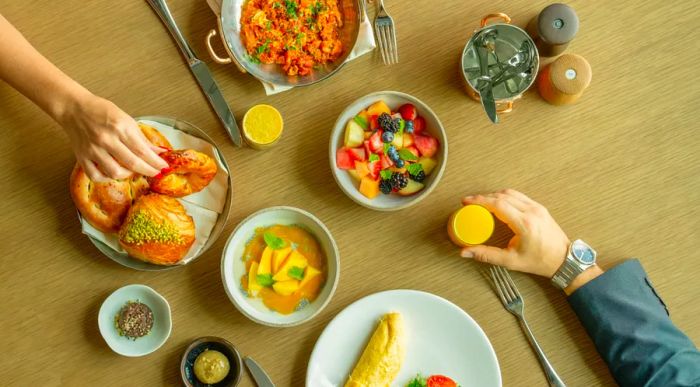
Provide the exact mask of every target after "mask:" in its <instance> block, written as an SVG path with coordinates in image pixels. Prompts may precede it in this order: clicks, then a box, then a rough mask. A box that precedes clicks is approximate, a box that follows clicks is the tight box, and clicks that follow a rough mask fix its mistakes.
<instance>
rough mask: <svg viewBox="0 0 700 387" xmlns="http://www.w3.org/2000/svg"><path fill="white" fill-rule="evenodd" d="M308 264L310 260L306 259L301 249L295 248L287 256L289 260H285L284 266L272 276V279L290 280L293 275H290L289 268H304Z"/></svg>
mask: <svg viewBox="0 0 700 387" xmlns="http://www.w3.org/2000/svg"><path fill="white" fill-rule="evenodd" d="M308 265H309V262H308V261H307V260H306V257H304V256H303V255H301V253H300V252H299V251H297V250H293V251H292V252H291V253H290V254H289V258H287V261H285V262H284V264H283V265H282V267H280V269H279V271H278V272H277V273H276V274H275V275H274V276H273V277H272V279H273V280H275V281H288V280H290V279H292V278H291V277H289V269H291V268H293V267H298V268H301V269H304V268H306V266H308Z"/></svg>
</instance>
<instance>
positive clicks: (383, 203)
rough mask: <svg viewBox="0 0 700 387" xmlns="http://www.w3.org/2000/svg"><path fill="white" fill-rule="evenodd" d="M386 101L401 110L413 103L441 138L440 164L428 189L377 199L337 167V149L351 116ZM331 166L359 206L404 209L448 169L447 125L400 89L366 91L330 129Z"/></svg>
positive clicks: (423, 195) (422, 196)
mask: <svg viewBox="0 0 700 387" xmlns="http://www.w3.org/2000/svg"><path fill="white" fill-rule="evenodd" d="M379 100H383V101H384V102H386V104H387V105H388V106H389V108H391V110H392V111H393V110H395V109H398V108H399V106H401V105H403V104H405V103H412V104H413V105H414V106H415V107H416V109H417V111H418V115H419V116H422V117H423V118H424V119H425V123H426V129H425V131H426V132H427V133H430V134H431V135H432V136H433V137H435V138H437V139H438V141H440V149H439V150H438V152H437V154H436V156H437V163H438V164H437V166H436V167H435V169H434V170H433V173H431V174H430V176H428V177H427V178H426V179H425V188H423V190H421V191H420V192H418V193H416V194H413V195H410V196H400V195H397V194H393V193H392V194H390V195H384V194H381V193H380V194H379V196H377V197H375V198H374V199H369V198H367V197H366V196H364V195H363V194H361V193H360V190H359V189H358V184H359V183H357V181H356V180H355V179H353V178H352V177H351V176H350V174H349V173H348V172H347V171H345V170H342V169H340V168H338V167H337V166H336V160H335V157H336V152H337V150H338V149H339V148H342V147H343V138H344V135H345V125H346V124H347V122H348V120H350V119H352V118H353V117H354V116H356V115H357V113H359V112H360V111H362V110H363V109H365V108H367V107H368V106H369V105H371V104H373V103H374V102H377V101H379ZM329 157H330V165H331V170H332V171H333V177H334V178H335V181H336V182H337V183H338V185H339V186H340V189H342V190H343V192H345V194H346V195H348V196H349V197H350V199H352V200H354V201H355V202H357V203H358V204H360V205H363V206H365V207H367V208H371V209H373V210H379V211H395V210H400V209H403V208H407V207H410V206H412V205H414V204H416V203H418V202H420V201H421V200H423V199H425V198H426V197H427V196H428V195H429V194H430V192H432V190H433V189H434V188H435V186H437V183H438V181H440V178H441V177H442V173H443V172H444V171H445V165H446V164H447V135H446V134H445V128H444V127H443V126H442V123H441V122H440V120H439V119H438V117H437V115H436V114H435V112H433V111H432V110H431V109H430V108H429V107H428V105H426V104H425V103H423V101H421V100H419V99H418V98H416V97H414V96H411V95H408V94H406V93H401V92H398V91H378V92H376V93H371V94H367V95H365V96H364V97H361V98H360V99H358V100H356V101H355V102H353V103H351V104H350V106H348V107H347V108H346V109H345V110H344V111H343V112H342V113H341V114H340V117H338V120H337V121H336V122H335V126H334V127H333V132H331V141H330V152H329Z"/></svg>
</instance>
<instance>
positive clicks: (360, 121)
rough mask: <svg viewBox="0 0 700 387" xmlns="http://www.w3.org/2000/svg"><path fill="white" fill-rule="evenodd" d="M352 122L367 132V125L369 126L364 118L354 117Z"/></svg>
mask: <svg viewBox="0 0 700 387" xmlns="http://www.w3.org/2000/svg"><path fill="white" fill-rule="evenodd" d="M353 121H355V122H356V123H357V124H358V125H360V127H362V129H364V130H367V125H369V124H368V123H367V120H366V119H365V118H364V117H362V116H355V118H353Z"/></svg>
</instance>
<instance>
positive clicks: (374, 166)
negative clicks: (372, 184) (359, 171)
mask: <svg viewBox="0 0 700 387" xmlns="http://www.w3.org/2000/svg"><path fill="white" fill-rule="evenodd" d="M367 169H369V176H371V177H372V179H374V180H377V179H378V178H379V171H381V170H382V163H381V162H380V161H373V162H371V163H369V164H367Z"/></svg>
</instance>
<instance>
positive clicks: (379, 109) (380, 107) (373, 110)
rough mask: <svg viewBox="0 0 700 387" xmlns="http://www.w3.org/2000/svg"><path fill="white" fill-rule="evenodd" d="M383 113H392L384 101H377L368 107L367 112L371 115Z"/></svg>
mask: <svg viewBox="0 0 700 387" xmlns="http://www.w3.org/2000/svg"><path fill="white" fill-rule="evenodd" d="M382 113H386V114H391V109H389V106H387V105H386V103H384V101H377V102H375V103H373V104H372V105H371V106H370V107H368V108H367V114H369V115H370V116H378V115H380V114H382Z"/></svg>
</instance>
